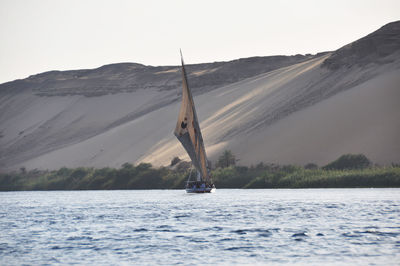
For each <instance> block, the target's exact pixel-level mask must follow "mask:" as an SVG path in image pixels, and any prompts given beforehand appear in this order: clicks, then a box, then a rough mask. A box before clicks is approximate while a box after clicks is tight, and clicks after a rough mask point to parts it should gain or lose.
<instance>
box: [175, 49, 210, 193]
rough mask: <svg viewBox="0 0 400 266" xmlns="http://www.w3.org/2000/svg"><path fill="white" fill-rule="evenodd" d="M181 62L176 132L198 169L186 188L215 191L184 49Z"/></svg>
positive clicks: (191, 191) (208, 191) (200, 191)
mask: <svg viewBox="0 0 400 266" xmlns="http://www.w3.org/2000/svg"><path fill="white" fill-rule="evenodd" d="M181 63H182V83H183V86H182V103H181V108H180V110H179V115H178V121H177V122H176V127H175V131H174V134H175V136H176V137H177V138H178V140H179V141H180V142H181V143H182V146H183V147H184V148H185V150H186V152H187V153H188V155H189V157H190V159H191V160H192V166H194V168H195V169H196V171H197V175H196V179H195V180H190V179H191V174H192V171H191V172H190V174H189V178H188V180H187V182H186V188H185V189H186V192H187V193H210V192H214V191H215V190H216V188H215V185H214V183H213V182H212V179H211V176H210V167H209V162H208V160H207V155H206V150H205V148H204V142H203V137H202V135H201V131H200V125H199V121H198V119H197V114H196V109H195V107H194V101H193V97H192V93H191V92H190V89H189V83H188V79H187V74H186V70H185V64H184V62H183V56H182V51H181Z"/></svg>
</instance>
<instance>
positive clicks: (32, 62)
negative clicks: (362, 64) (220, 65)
mask: <svg viewBox="0 0 400 266" xmlns="http://www.w3.org/2000/svg"><path fill="white" fill-rule="evenodd" d="M395 20H400V1H399V0H357V1H352V0H331V1H327V0H326V1H324V0H298V1H295V0H292V1H288V0H274V1H269V0H264V1H262V0H260V1H255V0H242V1H234V0H230V1H229V0H201V1H189V0H186V1H184V0H160V1H152V0H143V1H133V0H132V1H122V0H109V1H100V0H86V1H85V0H0V36H1V39H0V40H1V41H0V83H2V82H6V81H10V80H14V79H19V78H25V77H27V76H29V75H31V74H36V73H40V72H44V71H49V70H66V69H81V68H95V67H99V66H101V65H105V64H110V63H118V62H137V63H142V64H145V65H177V64H179V62H180V61H179V60H180V59H179V48H182V50H183V53H184V57H185V62H186V63H188V64H190V63H201V62H214V61H225V60H232V59H237V58H241V57H250V56H266V55H278V54H283V55H292V54H298V53H300V54H305V53H317V52H322V51H327V50H335V49H337V48H340V47H341V46H343V45H345V44H347V43H349V42H352V41H354V40H356V39H358V38H360V37H363V36H365V35H366V34H368V33H370V32H372V31H374V30H376V29H378V28H379V27H381V26H383V25H384V24H386V23H388V22H391V21H395Z"/></svg>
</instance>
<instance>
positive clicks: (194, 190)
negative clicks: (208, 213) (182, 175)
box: [186, 187, 216, 193]
mask: <svg viewBox="0 0 400 266" xmlns="http://www.w3.org/2000/svg"><path fill="white" fill-rule="evenodd" d="M215 190H216V188H215V187H213V188H186V193H213V192H215Z"/></svg>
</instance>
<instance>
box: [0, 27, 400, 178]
mask: <svg viewBox="0 0 400 266" xmlns="http://www.w3.org/2000/svg"><path fill="white" fill-rule="evenodd" d="M399 25H400V23H399V22H396V23H394V24H393V23H392V24H389V25H388V26H385V27H383V28H382V29H383V30H382V29H380V30H378V31H377V32H375V33H372V34H370V35H368V36H366V37H365V38H362V39H360V40H358V41H356V42H354V43H353V44H349V45H347V46H345V47H343V48H341V49H339V50H338V51H335V52H331V53H323V54H320V55H318V56H308V57H291V58H289V59H285V58H283V59H282V58H280V57H279V62H278V61H276V60H277V59H276V58H273V60H272V61H271V60H270V59H268V60H267V59H251V60H246V59H243V60H242V59H241V60H237V61H232V62H233V63H232V62H231V63H215V64H203V65H200V66H192V72H191V76H189V83H190V82H191V80H193V81H194V84H196V86H198V87H197V89H196V91H195V98H194V101H195V104H196V108H197V111H198V117H199V120H200V124H201V125H200V126H201V128H202V131H203V136H204V140H205V144H206V150H207V153H208V155H209V158H210V159H211V160H215V159H216V158H217V156H218V155H219V154H220V153H221V152H222V151H223V150H224V149H231V150H232V151H233V152H234V154H236V155H237V158H238V159H239V160H240V161H239V163H240V164H244V165H250V164H257V163H258V162H261V161H263V162H274V163H295V164H306V163H309V162H314V163H317V164H319V165H323V164H325V163H327V162H329V161H332V160H334V159H335V158H337V157H338V156H340V155H342V154H345V153H364V154H365V155H366V156H367V157H369V158H370V159H371V160H373V161H374V162H377V163H380V164H390V163H391V162H397V163H398V162H399V160H400V142H399V138H398V136H399V135H400V120H399V119H398V118H399V114H400V105H399V104H398V103H397V102H398V99H400V97H399V96H400V87H399V84H400V49H399V48H398V42H397V41H393V40H397V39H399V36H400V27H399ZM382 32H383V34H382ZM376 36H377V37H376ZM380 43H383V44H384V46H382V47H383V48H380V49H373V47H372V48H371V47H369V46H368V45H379V44H380ZM360 47H361V48H362V49H363V50H362V53H360V52H359V49H361V48H360ZM374 51H376V52H375V54H374ZM366 54H367V55H368V56H366ZM349 55H354V56H349ZM271 62H274V65H273V66H274V67H271V66H270V67H268V64H271ZM282 62H283V63H282ZM290 62H294V63H293V64H289V63H290ZM282 64H283V65H284V66H283V67H280V68H279V66H280V65H282ZM261 66H263V69H265V72H261V73H260V70H259V69H260V67H261ZM126 67H128V68H129V69H131V70H129V71H133V72H129V71H128V70H127V68H126ZM121 69H122V70H121ZM138 69H139V70H140V69H141V71H142V70H143V71H151V73H150V72H149V73H150V74H149V73H148V74H140V75H139V74H138V73H139V72H135V71H139V70H138ZM249 69H250V70H249ZM254 69H256V70H257V71H255V70H254ZM271 69H272V70H271ZM99 71H100V72H101V73H99ZM121 71H122V72H121ZM241 71H243V74H241ZM103 72H104V73H103ZM164 72H165V73H164ZM77 73H78V74H79V75H81V76H79V77H78V78H77V76H76V75H77ZM102 73H103V74H102ZM119 73H123V74H119ZM132 73H133V74H132ZM146 73H147V72H146ZM160 73H161V74H160ZM163 73H164V74H165V75H168V76H164V78H162V77H161V76H158V75H164V74H163ZM229 73H232V75H235V78H234V79H231V80H227V77H228V78H229ZM257 73H258V74H257ZM49 75H50V76H49ZM54 75H55V76H54ZM63 75H64V76H63ZM65 75H67V76H70V77H69V78H67V79H65ZM101 75H111V76H107V77H108V78H109V79H111V80H114V79H115V80H117V81H118V79H117V77H121V75H122V76H123V75H127V76H129V78H127V80H124V79H122V78H121V80H124V82H125V83H123V84H122V85H121V87H119V89H118V90H116V92H115V93H114V94H105V92H104V91H102V90H100V92H102V93H100V94H101V95H100V96H94V95H97V93H98V92H99V91H98V89H97V87H96V86H97V85H96V84H99V83H98V82H99V81H98V78H99V77H101ZM154 75H156V76H157V79H154V77H155V76H154ZM61 77H63V78H61ZM138 77H140V82H141V83H140V84H146V78H148V79H149V84H150V85H149V86H148V87H140V86H139V87H135V86H133V87H134V88H133V87H132V88H133V89H132V88H131V89H127V88H128V87H129V82H128V81H129V80H130V82H133V80H137V79H138ZM179 77H180V73H179V72H177V71H176V67H161V68H155V69H154V68H150V70H146V67H144V66H141V65H137V64H128V65H126V64H122V65H121V66H119V65H117V66H116V68H115V67H111V66H107V67H104V68H99V69H97V70H96V71H94V72H90V71H88V70H86V71H75V72H74V71H71V72H67V73H66V74H63V73H58V72H57V73H50V74H40V75H37V76H35V77H33V78H30V79H33V80H34V81H29V80H30V79H28V81H24V80H23V81H16V82H14V83H9V84H5V85H4V84H3V85H2V87H1V86H0V87H1V88H2V89H1V90H0V171H9V170H13V169H18V168H20V167H26V168H28V169H33V168H39V169H57V168H60V167H62V166H67V167H77V166H93V167H105V166H112V167H119V166H121V165H122V164H123V163H125V162H132V163H139V162H150V163H153V164H154V165H168V164H169V163H170V161H171V159H172V158H173V157H174V156H179V157H181V158H185V159H187V156H186V155H185V152H184V150H183V148H181V146H180V145H179V142H178V141H177V140H176V139H175V137H174V136H173V134H172V131H173V129H174V127H175V123H176V119H177V115H178V109H179V104H180V102H179V97H180V96H179V95H178V93H179V89H177V88H175V89H172V87H174V86H176V84H175V83H176V81H177V80H178V79H179ZM207 77H209V78H210V80H208V81H207V82H205V83H203V81H202V80H204V79H206V78H207ZM61 79H62V80H63V81H62V82H61V83H60V81H57V80H61ZM76 79H85V80H90V79H91V80H92V81H91V82H89V81H85V82H87V83H79V80H76ZM65 80H67V81H65ZM117 81H115V82H114V83H110V84H114V85H115V84H121V83H120V81H118V82H117ZM110 82H111V81H110ZM29 84H30V85H29ZM32 84H34V86H33V85H32ZM35 84H36V85H35ZM60 84H61V85H60ZM71 84H73V85H74V86H79V84H84V85H82V87H81V88H80V89H79V90H78V92H77V93H72V95H63V94H64V93H65V92H66V91H73V87H68V86H72V85H71ZM124 84H125V85H124ZM163 84H167V85H168V84H169V85H168V86H167V87H166V89H160V88H162V87H163ZM171 84H172V85H171ZM218 84H219V85H218ZM224 84H228V85H224ZM31 85H32V86H33V87H32V86H31ZM39 85H40V86H42V87H40V86H39ZM51 85H54V86H56V85H57V86H59V87H57V88H56V89H54V90H52V89H51ZM67 85H68V86H67ZM13 86H16V88H17V89H16V88H14V87H13ZM35 86H36V87H35ZM85 86H86V87H85ZM124 86H128V87H124ZM171 86H172V87H171ZM40 88H44V89H42V90H40ZM100 89H101V88H100ZM38 91H39V92H40V93H38ZM123 91H126V92H123ZM61 92H62V93H61ZM81 92H84V93H81ZM82 94H83V95H82ZM88 94H90V95H92V97H86V96H85V95H88ZM103 94H104V95H103ZM43 95H53V96H51V97H48V96H43Z"/></svg>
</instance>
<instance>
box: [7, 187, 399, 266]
mask: <svg viewBox="0 0 400 266" xmlns="http://www.w3.org/2000/svg"><path fill="white" fill-rule="evenodd" d="M211 263H213V264H218V265H232V264H240V265H254V264H259V265H264V264H268V265H271V264H272V265H274V264H278V265H281V264H288V265H293V264H295V265H303V264H307V265H310V264H311V265H329V264H332V265H342V264H343V265H354V264H357V265H376V264H378V265H400V189H273V190H268V189H265V190H264V189H263V190H242V189H238V190H233V189H217V192H216V193H213V194H203V195H189V194H186V193H185V192H184V191H183V190H141V191H140V190H139V191H138V190H127V191H51V192H46V191H36V192H1V193H0V265H21V264H29V265H32V264H33V265H38V264H83V265H121V264H122V265H124V264H129V265H131V264H136V265H174V264H182V265H193V264H197V265H198V264H211Z"/></svg>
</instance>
